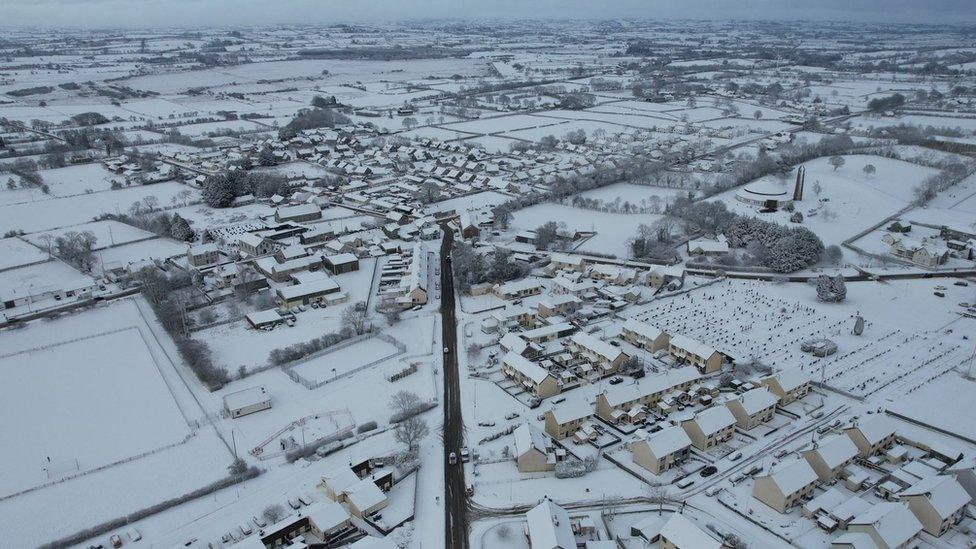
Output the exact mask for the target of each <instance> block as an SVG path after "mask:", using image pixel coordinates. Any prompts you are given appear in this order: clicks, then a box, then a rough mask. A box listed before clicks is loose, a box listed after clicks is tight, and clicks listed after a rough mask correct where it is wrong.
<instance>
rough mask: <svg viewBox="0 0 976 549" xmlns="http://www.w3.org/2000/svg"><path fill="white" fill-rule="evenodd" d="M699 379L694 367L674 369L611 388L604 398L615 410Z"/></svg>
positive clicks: (699, 375)
mask: <svg viewBox="0 0 976 549" xmlns="http://www.w3.org/2000/svg"><path fill="white" fill-rule="evenodd" d="M700 377H701V374H699V373H698V369H697V368H695V367H694V366H685V367H683V368H675V369H673V370H668V371H667V372H665V373H663V374H661V375H656V376H649V377H644V378H641V379H639V380H637V382H636V383H632V384H629V385H625V384H620V385H614V386H611V387H609V388H608V389H607V390H606V391H604V398H606V400H607V403H608V404H609V405H610V406H611V407H614V408H615V407H617V406H620V405H623V404H628V403H630V402H633V401H636V400H639V399H641V398H644V397H646V396H648V395H652V394H655V393H661V392H667V391H669V390H670V389H672V388H674V387H677V386H679V385H683V384H685V383H690V382H692V381H694V380H696V379H698V378H700Z"/></svg>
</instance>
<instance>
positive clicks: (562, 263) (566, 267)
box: [549, 254, 586, 272]
mask: <svg viewBox="0 0 976 549" xmlns="http://www.w3.org/2000/svg"><path fill="white" fill-rule="evenodd" d="M549 270H551V271H559V270H562V271H577V272H583V271H585V270H586V258H583V257H580V256H577V255H569V254H552V255H550V256H549Z"/></svg>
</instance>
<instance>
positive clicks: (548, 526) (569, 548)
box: [525, 498, 576, 549]
mask: <svg viewBox="0 0 976 549" xmlns="http://www.w3.org/2000/svg"><path fill="white" fill-rule="evenodd" d="M525 522H526V535H527V536H528V538H529V547H530V548H531V549H576V536H575V535H574V534H573V525H572V523H571V522H570V520H569V513H567V512H566V510H565V509H563V508H562V507H560V506H559V505H556V504H555V503H554V502H553V501H552V500H550V499H549V498H546V499H544V500H542V503H540V504H539V505H536V506H535V507H533V508H532V509H529V512H528V513H526V514H525Z"/></svg>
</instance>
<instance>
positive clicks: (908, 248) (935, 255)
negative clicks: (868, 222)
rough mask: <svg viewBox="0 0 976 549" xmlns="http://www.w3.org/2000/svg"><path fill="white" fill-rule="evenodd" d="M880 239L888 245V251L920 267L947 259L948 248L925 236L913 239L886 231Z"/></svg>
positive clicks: (943, 261)
mask: <svg viewBox="0 0 976 549" xmlns="http://www.w3.org/2000/svg"><path fill="white" fill-rule="evenodd" d="M881 241H882V242H883V243H885V244H887V245H888V252H889V253H890V254H891V255H893V256H895V257H900V258H902V259H906V260H908V261H911V262H912V263H914V264H916V265H919V266H921V267H929V268H933V267H938V266H939V265H942V264H944V263H945V262H946V261H947V260H948V259H949V248H947V247H946V246H945V245H943V244H936V243H933V242H931V241H930V240H929V239H927V238H922V239H915V238H909V237H907V236H895V235H894V234H892V233H887V234H885V235H884V236H883V237H881Z"/></svg>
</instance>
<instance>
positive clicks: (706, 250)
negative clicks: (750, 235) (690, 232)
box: [688, 237, 729, 256]
mask: <svg viewBox="0 0 976 549" xmlns="http://www.w3.org/2000/svg"><path fill="white" fill-rule="evenodd" d="M727 253H729V243H728V241H727V240H725V237H720V238H719V239H718V240H705V239H699V240H689V241H688V254H689V255H704V256H710V255H722V254H727Z"/></svg>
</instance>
